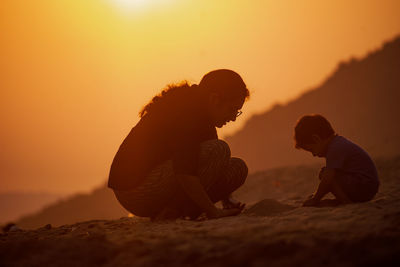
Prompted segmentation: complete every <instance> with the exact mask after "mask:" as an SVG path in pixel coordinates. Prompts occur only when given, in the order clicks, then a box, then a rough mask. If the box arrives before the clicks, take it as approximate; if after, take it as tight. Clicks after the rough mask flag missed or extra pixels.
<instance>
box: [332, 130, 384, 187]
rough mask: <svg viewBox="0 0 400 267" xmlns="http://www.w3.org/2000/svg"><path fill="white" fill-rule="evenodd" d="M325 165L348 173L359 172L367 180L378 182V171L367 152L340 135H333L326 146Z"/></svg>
mask: <svg viewBox="0 0 400 267" xmlns="http://www.w3.org/2000/svg"><path fill="white" fill-rule="evenodd" d="M326 167H327V168H328V169H339V170H341V171H343V172H345V173H349V174H361V175H362V176H364V177H366V178H368V180H371V181H377V182H378V172H377V170H376V167H375V164H374V162H373V161H372V159H371V157H370V156H369V155H368V153H367V152H365V150H364V149H362V148H361V147H359V146H358V145H356V144H354V143H353V142H351V141H350V140H347V139H346V138H344V137H343V136H340V135H337V136H335V137H334V138H333V140H332V142H331V143H330V144H329V146H328V151H327V154H326Z"/></svg>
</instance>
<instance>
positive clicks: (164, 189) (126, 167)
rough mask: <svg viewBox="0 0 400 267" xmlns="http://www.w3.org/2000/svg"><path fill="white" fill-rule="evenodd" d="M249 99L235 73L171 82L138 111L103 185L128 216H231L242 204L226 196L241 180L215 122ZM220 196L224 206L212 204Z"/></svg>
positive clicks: (242, 168)
mask: <svg viewBox="0 0 400 267" xmlns="http://www.w3.org/2000/svg"><path fill="white" fill-rule="evenodd" d="M248 97H249V90H248V89H247V88H246V85H245V83H244V82H243V80H242V78H241V77H240V76H239V74H237V73H235V72H234V71H231V70H226V69H221V70H215V71H211V72H209V73H208V74H206V75H205V76H204V77H203V78H202V80H201V81H200V83H199V85H189V84H188V83H186V82H184V83H182V84H179V85H170V86H168V87H167V88H166V89H164V90H163V91H162V92H161V93H160V94H159V95H157V96H155V97H154V98H153V99H152V100H151V101H150V103H149V104H147V105H146V106H145V107H144V108H143V109H142V110H141V111H140V113H139V115H140V117H141V119H140V121H139V122H138V123H137V125H136V126H135V127H134V128H133V129H132V130H131V131H130V133H129V134H128V136H127V137H126V138H125V140H124V141H123V143H122V144H121V146H120V148H119V150H118V152H117V154H116V155H115V157H114V160H113V163H112V165H111V170H110V176H109V182H108V186H109V187H110V188H112V189H113V190H114V193H115V195H116V197H117V199H118V201H119V202H120V203H121V205H122V206H123V207H124V208H126V209H127V210H128V211H130V212H131V213H133V214H135V215H137V216H142V217H150V218H152V219H167V218H169V219H173V218H179V217H186V216H189V217H191V218H192V219H195V218H197V217H198V216H199V215H200V214H201V213H203V212H204V213H205V214H206V215H207V217H208V218H219V217H225V216H232V215H237V214H239V213H240V212H241V210H242V209H243V207H244V205H242V204H241V203H234V202H233V201H230V195H231V193H232V192H234V191H235V190H236V189H238V188H239V187H240V186H241V185H242V184H243V183H244V181H245V179H246V177H247V171H248V170H247V166H246V164H245V163H244V161H243V160H241V159H239V158H231V156H230V149H229V146H228V145H227V144H226V143H225V142H224V141H222V140H218V136H217V132H216V129H215V127H218V128H220V127H222V126H224V125H225V124H226V123H227V122H229V121H235V120H236V117H237V116H239V115H240V114H241V111H240V109H241V108H242V106H243V103H244V101H245V100H246V99H247V98H248ZM218 201H222V203H223V205H224V209H218V208H217V207H216V206H215V205H214V203H216V202H218Z"/></svg>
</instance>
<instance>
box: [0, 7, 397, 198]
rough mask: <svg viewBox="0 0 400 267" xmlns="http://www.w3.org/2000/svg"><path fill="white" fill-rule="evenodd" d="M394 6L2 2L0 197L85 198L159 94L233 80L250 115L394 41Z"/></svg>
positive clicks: (241, 120) (236, 125) (246, 114)
mask: <svg viewBox="0 0 400 267" xmlns="http://www.w3.org/2000/svg"><path fill="white" fill-rule="evenodd" d="M399 10H400V1H397V0H370V1H367V0H360V1H349V0H347V1H342V0H336V1H320V0H307V1H306V0H304V1H295V0H293V1H272V0H253V1H251V0H249V1H236V0H218V1H216V0H84V1H83V0H57V1H54V0H24V1H20V0H2V1H1V3H0V33H1V37H0V38H1V39H0V40H1V42H0V71H1V72H0V90H1V91H0V92H1V94H0V101H1V102H0V118H1V131H0V151H1V154H0V192H4V191H10V190H13V191H21V190H22V191H51V192H74V191H88V190H90V189H92V188H93V187H94V186H98V185H100V184H102V183H103V182H105V181H106V178H107V175H108V171H109V167H110V164H111V161H112V159H113V156H114V154H115V152H116V150H117V149H118V146H119V145H120V143H121V142H122V140H123V138H124V137H125V136H126V135H127V133H128V132H129V130H130V129H131V128H132V127H133V126H134V124H135V123H136V122H137V120H138V116H137V113H138V111H139V109H140V108H141V107H142V106H143V105H145V104H146V102H147V101H148V100H149V99H150V98H151V97H152V96H153V95H154V94H156V93H157V92H159V91H160V89H161V88H162V87H164V86H165V85H166V84H168V83H171V82H179V81H181V80H183V79H186V80H189V81H190V82H194V83H196V82H199V80H200V79H201V77H202V75H204V74H205V73H206V72H208V71H210V70H213V69H217V68H230V69H233V70H235V71H237V72H238V73H239V74H241V75H242V77H243V79H244V80H245V82H246V83H247V84H248V87H249V88H250V89H251V92H252V98H251V100H250V101H249V102H248V103H246V104H245V107H244V109H243V111H244V114H243V115H242V116H241V117H240V118H239V119H238V121H237V122H236V123H234V124H232V125H229V126H227V128H226V129H223V130H222V131H220V134H221V135H226V134H230V133H232V132H234V131H235V130H237V129H238V128H239V127H241V126H242V125H243V123H244V122H245V121H246V119H248V118H249V117H250V116H251V115H252V114H254V113H259V112H262V111H265V110H267V109H268V108H269V107H270V106H271V105H272V104H274V103H276V102H283V103H284V102H286V101H288V100H290V99H294V98H295V97H297V96H298V95H299V94H300V93H301V92H303V91H305V90H307V89H310V88H312V87H314V86H317V85H318V84H319V83H320V82H322V81H323V79H324V78H325V77H327V75H329V74H330V73H331V72H332V71H333V70H334V68H335V66H336V65H337V63H338V62H339V61H342V60H347V59H349V58H350V57H352V56H355V57H362V56H365V55H366V54H367V53H368V52H369V51H371V50H374V49H377V48H379V47H380V45H381V44H382V43H383V42H384V41H386V40H390V39H391V38H393V37H394V36H396V35H398V34H400V16H399V15H398V11H399Z"/></svg>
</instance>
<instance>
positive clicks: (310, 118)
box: [294, 115, 379, 206]
mask: <svg viewBox="0 0 400 267" xmlns="http://www.w3.org/2000/svg"><path fill="white" fill-rule="evenodd" d="M294 139H295V142H296V148H298V149H304V150H306V151H309V152H311V153H312V154H313V156H318V157H324V158H326V167H323V168H322V169H321V171H320V173H319V179H320V184H319V186H318V189H317V192H316V193H315V194H313V195H312V196H310V197H309V198H308V199H307V200H306V201H305V202H304V203H303V206H319V205H321V204H322V203H321V199H322V198H323V197H324V196H325V195H326V194H327V193H329V192H331V193H332V194H333V195H334V196H335V197H336V200H335V201H334V202H336V204H346V203H352V202H364V201H369V200H371V199H372V198H373V197H374V196H375V194H376V193H377V191H378V187H379V180H378V174H377V171H376V168H375V165H374V163H373V161H372V160H371V158H370V157H369V155H368V154H367V152H365V151H364V150H363V149H362V148H361V147H359V146H358V145H356V144H354V143H352V142H351V141H349V140H347V139H346V138H344V137H343V136H340V135H337V134H336V133H335V131H334V130H333V129H332V126H331V124H330V123H329V122H328V120H327V119H325V118H324V117H323V116H321V115H306V116H303V117H302V118H300V119H299V120H298V121H297V124H296V127H295V133H294Z"/></svg>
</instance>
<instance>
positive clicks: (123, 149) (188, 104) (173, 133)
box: [108, 88, 218, 190]
mask: <svg viewBox="0 0 400 267" xmlns="http://www.w3.org/2000/svg"><path fill="white" fill-rule="evenodd" d="M189 90H190V91H191V92H190V93H189V92H188V93H187V96H186V97H185V98H186V100H187V101H185V103H181V104H178V105H171V106H168V108H164V109H161V110H157V111H156V110H154V112H151V113H148V114H146V115H144V116H143V117H142V118H141V119H140V121H139V122H138V123H137V124H136V126H135V127H133V129H132V130H131V131H130V133H129V134H128V136H127V137H126V138H125V140H124V141H123V142H122V144H121V146H120V147H119V150H118V152H117V154H116V155H115V157H114V160H113V162H112V165H111V170H110V175H109V180H108V186H109V187H111V188H113V189H117V190H129V189H133V188H135V187H136V186H138V185H139V184H140V183H141V182H142V181H143V180H144V179H145V177H146V175H147V174H148V173H149V172H150V171H151V170H152V169H153V168H154V167H156V166H157V165H159V164H161V163H162V162H164V161H166V160H172V162H173V167H174V172H175V173H177V174H188V175H196V174H197V169H198V158H199V152H200V143H202V142H204V141H206V140H210V139H217V138H218V136H217V131H216V129H215V127H214V126H213V125H212V124H211V122H210V121H209V119H208V118H207V117H206V114H205V112H204V107H203V108H202V107H201V105H200V103H199V97H198V93H197V91H196V90H195V89H193V88H187V91H189Z"/></svg>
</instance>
